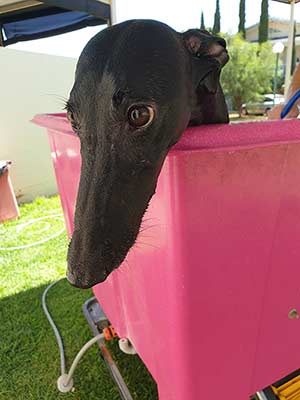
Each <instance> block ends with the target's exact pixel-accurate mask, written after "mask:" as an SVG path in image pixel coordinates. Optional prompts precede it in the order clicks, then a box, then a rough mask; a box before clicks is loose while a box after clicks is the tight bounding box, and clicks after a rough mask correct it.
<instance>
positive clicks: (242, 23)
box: [239, 0, 246, 39]
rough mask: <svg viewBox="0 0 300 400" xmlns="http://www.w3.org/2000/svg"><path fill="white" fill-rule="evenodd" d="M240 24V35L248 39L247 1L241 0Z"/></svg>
mask: <svg viewBox="0 0 300 400" xmlns="http://www.w3.org/2000/svg"><path fill="white" fill-rule="evenodd" d="M239 15H240V23H239V33H241V34H242V37H243V38H244V39H245V38H246V28H245V23H246V0H240V13H239Z"/></svg>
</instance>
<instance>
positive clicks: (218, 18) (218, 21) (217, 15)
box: [213, 0, 221, 33]
mask: <svg viewBox="0 0 300 400" xmlns="http://www.w3.org/2000/svg"><path fill="white" fill-rule="evenodd" d="M220 31H221V14H220V0H216V12H215V20H214V27H213V33H220Z"/></svg>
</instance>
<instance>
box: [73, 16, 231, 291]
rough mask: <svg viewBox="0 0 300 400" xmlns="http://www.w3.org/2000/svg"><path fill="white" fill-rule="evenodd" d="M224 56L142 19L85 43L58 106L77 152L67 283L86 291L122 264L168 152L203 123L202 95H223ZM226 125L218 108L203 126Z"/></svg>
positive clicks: (216, 46) (215, 42)
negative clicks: (74, 136) (65, 98)
mask: <svg viewBox="0 0 300 400" xmlns="http://www.w3.org/2000/svg"><path fill="white" fill-rule="evenodd" d="M226 53H227V52H226V44H225V42H224V41H222V40H221V39H219V38H218V39H214V38H213V37H211V35H209V34H208V33H207V32H204V31H199V30H193V31H188V32H186V33H185V34H179V33H177V32H175V31H174V30H173V29H171V28H170V27H168V26H167V25H165V24H162V23H160V22H156V21H149V20H133V21H127V22H124V23H121V24H118V25H115V26H112V27H110V28H108V29H105V30H104V31H101V32H100V33H99V34H97V35H96V36H95V37H94V38H92V39H91V40H90V42H89V43H88V44H87V46H86V47H85V49H84V50H83V52H82V54H81V56H80V58H79V61H78V65H77V69H76V75H75V83H74V86H73V89H72V91H71V94H70V98H69V100H68V103H67V112H68V117H69V120H70V122H71V124H72V126H73V129H74V131H75V132H76V133H77V134H78V136H79V138H80V142H81V156H82V167H81V177H80V184H79V191H78V197H77V204H76V213H75V228H74V233H73V237H72V240H71V243H70V246H69V252H68V274H67V276H68V280H69V281H70V283H72V284H73V285H75V286H77V287H80V288H88V287H91V286H93V285H95V284H96V283H99V282H102V281H103V280H105V279H106V277H107V276H108V275H109V274H110V273H111V272H112V271H113V270H114V269H115V268H117V267H118V266H119V265H120V264H121V263H122V261H123V260H124V258H125V257H126V255H127V253H128V251H129V249H130V248H131V247H132V246H133V245H134V242H135V239H136V237H137V235H138V232H139V228H140V224H141V220H142V217H143V215H144V213H145V210H146V208H147V206H148V204H149V201H150V199H151V197H152V196H153V194H154V192H155V188H156V183H157V179H158V175H159V173H160V170H161V167H162V165H163V162H164V159H165V157H166V155H167V153H168V150H169V149H170V147H171V146H173V145H174V144H175V143H176V142H177V141H178V140H179V139H180V137H181V135H182V133H183V131H184V130H185V128H186V127H187V126H188V125H189V123H190V121H192V123H194V122H195V120H196V122H197V123H201V122H203V121H205V120H206V119H207V111H206V108H207V105H206V104H205V102H206V101H207V99H209V98H211V97H212V98H218V96H220V94H221V96H220V98H222V96H223V94H222V93H221V92H220V89H219V87H220V85H219V75H220V71H221V68H222V66H223V65H224V63H225V62H226V61H225V59H226V57H225V55H224V54H226ZM205 99H206V100H205ZM221 100H222V99H221ZM211 104H213V103H211ZM208 107H211V105H209V106H208ZM213 107H216V104H215V105H213ZM214 118H215V119H216V120H215V121H214V120H213V119H214ZM227 121H228V114H227V110H223V120H222V121H221V120H220V117H219V115H215V114H213V113H212V116H211V121H210V122H227Z"/></svg>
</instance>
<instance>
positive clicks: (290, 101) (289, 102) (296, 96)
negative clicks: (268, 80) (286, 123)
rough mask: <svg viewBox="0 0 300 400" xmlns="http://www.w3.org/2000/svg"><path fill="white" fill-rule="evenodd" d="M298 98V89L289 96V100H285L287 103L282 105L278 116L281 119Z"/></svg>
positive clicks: (299, 92) (299, 91)
mask: <svg viewBox="0 0 300 400" xmlns="http://www.w3.org/2000/svg"><path fill="white" fill-rule="evenodd" d="M299 98H300V89H299V90H297V91H296V92H295V93H294V94H293V96H292V97H291V98H290V100H289V101H288V102H287V104H286V105H285V106H284V108H283V110H282V111H281V114H280V117H281V119H283V118H285V117H286V116H287V115H288V113H289V112H290V111H291V109H292V107H293V105H294V104H295V103H296V101H297V100H298V99H299Z"/></svg>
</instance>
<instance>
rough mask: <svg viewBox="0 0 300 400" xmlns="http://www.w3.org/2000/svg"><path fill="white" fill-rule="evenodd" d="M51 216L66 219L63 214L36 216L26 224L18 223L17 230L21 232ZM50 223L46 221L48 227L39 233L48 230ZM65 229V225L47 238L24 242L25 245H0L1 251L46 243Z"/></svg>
mask: <svg viewBox="0 0 300 400" xmlns="http://www.w3.org/2000/svg"><path fill="white" fill-rule="evenodd" d="M49 218H56V219H59V220H61V221H64V219H63V217H62V214H51V215H46V216H44V217H40V218H35V219H32V220H30V221H28V222H26V223H24V224H21V225H18V226H17V227H16V231H17V233H19V232H21V231H22V229H24V228H26V227H27V226H29V225H32V224H34V223H35V222H37V221H42V220H45V219H49ZM50 226H51V225H50V224H49V223H46V227H45V228H43V229H41V230H40V231H39V232H38V233H41V232H44V231H46V230H48V229H49V228H50ZM64 231H65V227H63V228H61V229H60V230H59V231H58V232H56V233H54V234H53V235H50V236H48V237H47V238H45V239H42V240H39V241H37V242H33V243H28V244H24V245H20V246H12V247H0V251H14V250H21V249H28V248H29V247H34V246H39V245H40V244H43V243H46V242H48V241H49V240H52V239H54V238H56V237H58V236H59V235H61V234H62V233H63V232H64Z"/></svg>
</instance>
